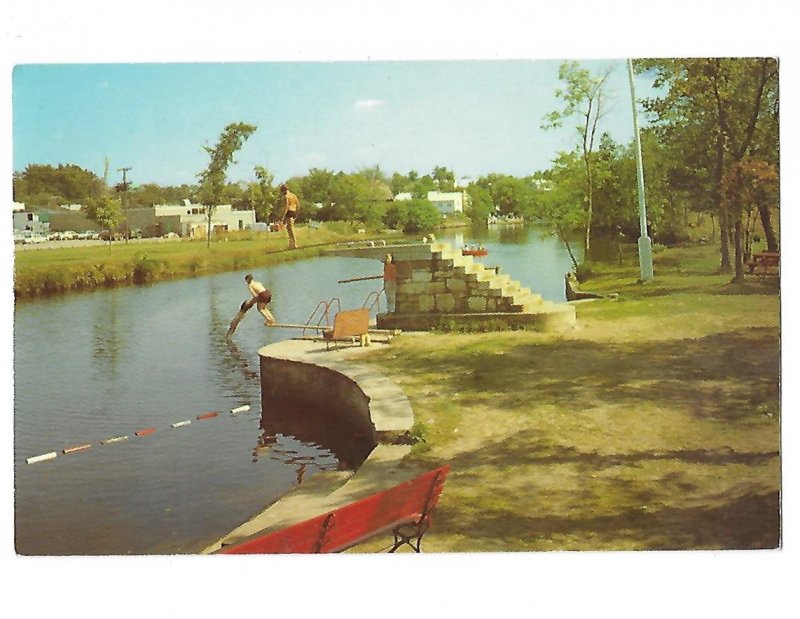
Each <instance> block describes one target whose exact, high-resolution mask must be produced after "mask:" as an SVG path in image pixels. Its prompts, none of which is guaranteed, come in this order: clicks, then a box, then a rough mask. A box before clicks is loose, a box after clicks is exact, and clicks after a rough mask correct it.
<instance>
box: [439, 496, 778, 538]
mask: <svg viewBox="0 0 800 619" xmlns="http://www.w3.org/2000/svg"><path fill="white" fill-rule="evenodd" d="M436 527H437V528H440V529H441V530H449V531H453V532H460V533H462V534H464V535H467V536H470V537H487V538H490V539H492V538H493V539H498V540H500V539H503V540H505V541H506V543H505V544H504V545H503V547H502V549H503V550H514V548H509V547H508V543H507V542H508V541H512V542H513V538H516V539H518V540H520V542H524V543H525V545H526V547H528V545H529V544H530V543H534V544H535V543H536V542H541V543H544V542H547V541H548V540H554V541H555V544H556V546H558V545H559V542H558V540H559V538H564V537H568V538H579V539H581V540H588V541H585V542H584V545H583V548H586V549H590V548H594V549H608V548H609V545H610V546H611V547H612V548H613V547H614V544H615V543H619V542H620V541H622V540H624V542H625V546H621V545H620V546H618V547H617V548H619V549H622V548H626V549H628V548H631V547H635V548H638V549H641V550H700V549H721V550H736V549H772V548H777V547H778V546H779V543H780V512H779V505H778V492H777V491H774V492H766V493H748V494H745V495H743V496H740V497H736V498H734V499H731V500H730V501H728V502H727V503H725V504H723V505H720V506H717V507H685V508H672V507H668V508H664V509H661V510H659V511H656V512H645V511H642V510H638V509H632V510H627V511H624V512H622V513H619V514H615V515H603V516H590V515H588V516H576V517H558V516H544V517H536V516H525V515H523V514H520V513H517V512H504V513H493V514H481V515H480V516H479V517H476V518H465V517H463V514H462V513H458V514H456V513H454V512H452V511H449V510H447V509H444V508H442V509H440V510H439V511H438V512H437V514H436ZM510 538H511V539H510ZM520 545H521V544H520ZM587 545H588V547H587ZM547 547H548V548H552V547H553V546H552V545H548V546H547ZM520 549H521V548H520ZM564 549H566V548H564Z"/></svg>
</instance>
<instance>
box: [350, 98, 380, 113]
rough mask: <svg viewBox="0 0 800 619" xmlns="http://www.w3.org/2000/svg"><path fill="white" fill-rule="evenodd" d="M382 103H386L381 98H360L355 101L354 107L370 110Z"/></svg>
mask: <svg viewBox="0 0 800 619" xmlns="http://www.w3.org/2000/svg"><path fill="white" fill-rule="evenodd" d="M384 103H386V101H383V100H382V99H360V100H358V101H356V104H355V107H356V109H358V110H371V109H373V108H376V107H378V106H380V105H383V104H384Z"/></svg>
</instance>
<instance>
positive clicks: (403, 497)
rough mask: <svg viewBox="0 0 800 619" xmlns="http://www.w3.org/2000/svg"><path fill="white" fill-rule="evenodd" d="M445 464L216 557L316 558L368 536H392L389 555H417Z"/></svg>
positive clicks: (426, 528)
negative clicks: (406, 551) (408, 551)
mask: <svg viewBox="0 0 800 619" xmlns="http://www.w3.org/2000/svg"><path fill="white" fill-rule="evenodd" d="M449 470H450V466H449V465H446V466H443V467H440V468H438V469H435V470H433V471H429V472H428V473H425V474H424V475H420V476H419V477H417V478H416V479H412V480H410V481H407V482H405V483H402V484H400V485H398V486H395V487H394V488H392V489H390V490H385V491H383V492H378V493H377V494H373V495H372V496H369V497H367V498H365V499H361V500H360V501H356V502H355V503H350V504H349V505H345V506H344V507H341V508H339V509H336V510H333V511H331V512H328V513H326V514H322V515H320V516H316V517H314V518H311V519H309V520H305V521H303V522H299V523H297V524H295V525H292V526H289V527H286V528H285V529H280V530H278V531H273V532H272V533H267V534H266V535H262V536H260V537H257V538H255V539H251V540H248V541H245V542H242V543H241V544H237V545H234V546H227V547H225V548H223V549H222V550H221V551H220V554H290V553H302V554H316V553H331V552H342V551H343V550H347V549H348V548H351V547H353V546H355V545H357V544H360V543H361V542H364V541H366V540H368V539H370V538H372V537H375V536H377V535H380V534H382V533H386V532H388V531H392V532H393V533H394V545H393V546H392V548H391V549H390V550H389V552H394V551H395V550H397V549H398V548H400V547H401V546H402V545H403V544H408V545H409V546H411V547H412V548H413V549H414V551H415V552H420V544H421V543H422V536H423V535H425V532H426V531H427V530H428V527H429V526H430V523H431V512H432V511H433V508H434V507H435V506H436V504H437V503H438V501H439V496H440V495H441V493H442V489H443V488H444V482H445V478H446V477H447V473H448V471H449Z"/></svg>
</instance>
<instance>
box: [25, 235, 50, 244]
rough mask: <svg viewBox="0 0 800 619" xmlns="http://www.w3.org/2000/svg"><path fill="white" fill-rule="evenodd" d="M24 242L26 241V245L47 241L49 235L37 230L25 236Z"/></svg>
mask: <svg viewBox="0 0 800 619" xmlns="http://www.w3.org/2000/svg"><path fill="white" fill-rule="evenodd" d="M22 242H23V243H25V244H26V245H30V244H33V243H45V242H47V237H46V236H45V235H44V234H38V233H36V232H33V233H31V234H29V235H26V236H25V237H23V240H22Z"/></svg>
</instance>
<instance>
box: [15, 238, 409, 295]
mask: <svg viewBox="0 0 800 619" xmlns="http://www.w3.org/2000/svg"><path fill="white" fill-rule="evenodd" d="M397 238H402V239H406V240H408V239H411V238H413V237H409V236H406V235H403V234H402V233H398V232H396V231H384V232H380V233H375V234H373V235H370V236H369V237H366V236H365V235H364V234H363V233H359V232H358V231H357V230H354V231H352V232H346V233H341V232H336V231H332V230H326V229H322V230H321V231H318V230H315V229H310V228H305V229H300V230H298V242H299V243H300V247H299V248H298V249H295V250H291V249H286V248H282V247H279V245H282V244H283V243H284V239H283V238H278V237H274V238H273V237H268V243H267V244H265V242H264V240H263V239H262V238H247V239H239V240H232V241H230V242H226V241H222V240H218V241H214V242H213V243H212V244H211V247H210V248H207V247H206V246H205V243H204V242H203V243H202V244H201V242H200V241H173V242H171V243H156V242H153V243H146V242H138V243H136V244H135V245H127V246H126V245H121V246H119V249H118V252H117V254H114V253H113V252H112V251H109V249H108V247H107V246H105V245H104V246H92V247H82V248H74V247H69V248H67V247H65V248H53V249H37V250H33V251H35V252H36V253H37V254H39V255H46V256H48V257H50V256H53V257H55V256H58V259H53V260H44V261H40V262H39V263H38V264H30V259H29V258H27V257H26V258H21V254H20V253H17V252H16V251H15V253H14V299H15V301H27V300H31V299H36V298H39V297H41V296H46V297H50V296H58V295H63V294H76V293H81V292H93V291H95V290H100V289H109V288H116V287H121V286H140V285H145V284H153V283H157V282H162V281H172V280H177V279H189V278H192V277H199V276H205V275H214V274H217V273H225V272H229V271H235V270H241V269H249V268H258V267H263V266H268V265H271V264H279V263H283V262H290V261H294V260H302V259H306V258H312V257H317V256H319V255H321V254H322V252H324V251H325V249H327V248H330V247H334V246H336V245H338V244H340V243H369V242H370V241H380V240H388V239H397ZM315 239H316V240H317V242H314V241H315ZM320 239H322V240H320ZM269 242H271V243H269ZM189 244H191V248H189V249H187V245H189ZM169 249H176V250H178V251H173V252H170V251H169ZM192 250H196V251H193V252H192ZM209 250H210V251H209ZM67 252H72V253H73V254H75V255H77V256H78V257H76V258H75V260H74V261H71V262H68V261H65V260H64V259H63V256H64V255H65V253H67ZM123 252H124V253H123ZM24 253H25V254H26V255H27V254H28V253H33V252H31V251H26V252H24ZM81 253H82V254H85V255H84V256H80V254H81ZM120 254H122V255H120ZM21 262H28V264H25V265H22V266H21V265H20V263H21Z"/></svg>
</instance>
